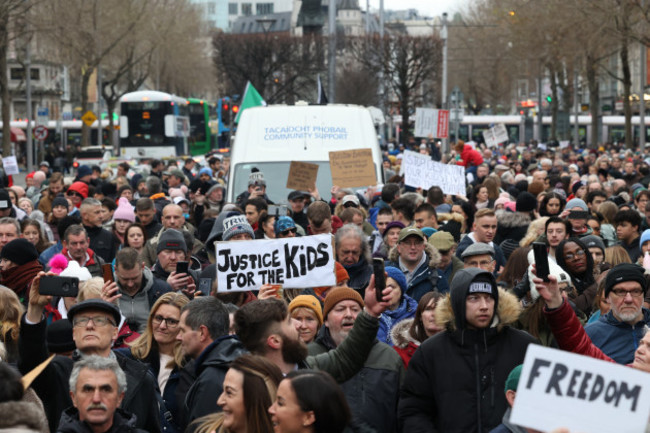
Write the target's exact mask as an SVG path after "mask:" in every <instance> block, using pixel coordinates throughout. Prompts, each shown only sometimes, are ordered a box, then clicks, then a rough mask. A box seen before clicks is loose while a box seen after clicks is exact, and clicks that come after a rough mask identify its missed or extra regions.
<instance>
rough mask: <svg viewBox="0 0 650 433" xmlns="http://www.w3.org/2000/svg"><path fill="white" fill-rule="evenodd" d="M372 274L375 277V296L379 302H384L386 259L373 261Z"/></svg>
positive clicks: (376, 258) (374, 259)
mask: <svg viewBox="0 0 650 433" xmlns="http://www.w3.org/2000/svg"><path fill="white" fill-rule="evenodd" d="M372 272H373V274H374V275H375V296H376V297H377V302H383V300H384V297H383V291H384V289H385V288H386V271H385V270H384V259H382V258H378V257H375V258H373V259H372Z"/></svg>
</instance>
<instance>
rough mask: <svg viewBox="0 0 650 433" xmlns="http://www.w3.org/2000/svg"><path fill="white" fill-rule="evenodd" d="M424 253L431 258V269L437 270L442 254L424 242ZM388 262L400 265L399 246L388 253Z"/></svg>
mask: <svg viewBox="0 0 650 433" xmlns="http://www.w3.org/2000/svg"><path fill="white" fill-rule="evenodd" d="M424 253H425V254H426V255H427V257H429V267H430V268H433V269H436V268H437V267H438V264H439V263H440V253H439V252H438V250H437V249H436V247H434V246H433V245H431V244H430V243H429V242H426V241H425V242H424ZM388 260H390V261H391V262H394V263H399V253H398V252H397V245H395V246H394V247H393V248H391V249H390V252H389V253H388Z"/></svg>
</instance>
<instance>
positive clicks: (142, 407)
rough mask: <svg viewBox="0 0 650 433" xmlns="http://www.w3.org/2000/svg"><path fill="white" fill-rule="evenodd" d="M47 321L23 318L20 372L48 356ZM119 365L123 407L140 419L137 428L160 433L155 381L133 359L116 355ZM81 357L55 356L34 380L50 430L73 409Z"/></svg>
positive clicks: (20, 342)
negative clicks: (72, 383)
mask: <svg viewBox="0 0 650 433" xmlns="http://www.w3.org/2000/svg"><path fill="white" fill-rule="evenodd" d="M46 329H47V326H46V321H45V320H42V321H40V322H39V323H37V324H33V325H32V324H28V323H27V322H26V321H25V316H24V315H23V318H22V319H21V324H20V339H19V343H18V349H19V351H20V361H19V363H18V369H19V370H20V372H21V373H22V374H27V373H28V372H30V371H31V370H32V369H34V368H35V367H36V366H37V365H39V364H40V363H42V362H43V361H45V360H46V359H47V358H48V357H49V353H48V350H47V345H46V344H45V335H46ZM113 353H114V354H115V357H116V359H117V362H118V364H119V365H120V367H121V368H122V370H123V371H124V373H125V374H126V384H127V389H126V394H125V395H124V400H122V405H121V407H122V408H127V409H128V410H129V412H131V413H132V414H134V415H135V416H136V417H137V422H136V427H138V428H141V429H144V430H146V431H148V432H149V433H158V432H160V423H159V421H158V412H159V411H158V404H157V402H156V397H155V379H154V377H153V376H152V375H151V374H149V373H148V371H147V366H146V365H145V364H142V363H140V362H137V361H133V360H130V359H128V358H126V357H124V356H123V355H120V354H119V353H116V352H113ZM79 357H80V355H79V354H78V353H77V352H75V355H74V356H73V358H72V359H70V358H68V357H65V356H58V355H57V356H55V357H54V359H53V360H52V362H50V364H49V365H48V366H47V367H46V368H45V370H43V372H42V373H41V374H40V375H39V376H38V377H37V378H36V379H35V380H34V382H33V383H32V388H33V389H34V391H36V393H37V394H38V396H39V397H40V399H41V400H42V401H43V405H44V406H45V413H46V415H47V419H48V421H49V424H50V426H49V427H50V431H56V427H57V425H58V423H59V420H60V419H61V413H62V412H63V411H64V410H65V409H66V408H68V407H71V406H72V400H71V398H70V393H69V388H68V380H69V379H70V373H72V367H73V365H74V363H75V361H76V360H78V359H79Z"/></svg>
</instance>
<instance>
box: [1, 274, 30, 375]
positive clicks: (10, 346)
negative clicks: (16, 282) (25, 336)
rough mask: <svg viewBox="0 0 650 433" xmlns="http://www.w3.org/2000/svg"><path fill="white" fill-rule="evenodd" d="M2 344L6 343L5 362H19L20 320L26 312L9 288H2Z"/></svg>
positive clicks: (3, 358)
mask: <svg viewBox="0 0 650 433" xmlns="http://www.w3.org/2000/svg"><path fill="white" fill-rule="evenodd" d="M0 305H1V306H2V308H0V342H2V343H4V345H5V349H6V352H7V354H6V357H2V360H3V361H7V362H9V363H14V364H15V363H17V362H18V333H19V332H20V318H21V317H22V315H23V312H24V311H25V310H24V308H23V306H22V304H21V303H20V299H18V295H16V293H15V292H14V291H13V290H11V289H10V288H8V287H5V286H0Z"/></svg>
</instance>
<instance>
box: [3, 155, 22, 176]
mask: <svg viewBox="0 0 650 433" xmlns="http://www.w3.org/2000/svg"><path fill="white" fill-rule="evenodd" d="M2 166H3V167H4V169H5V174H7V175H10V174H18V173H20V170H19V169H18V161H16V157H15V156H8V157H6V158H2Z"/></svg>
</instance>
